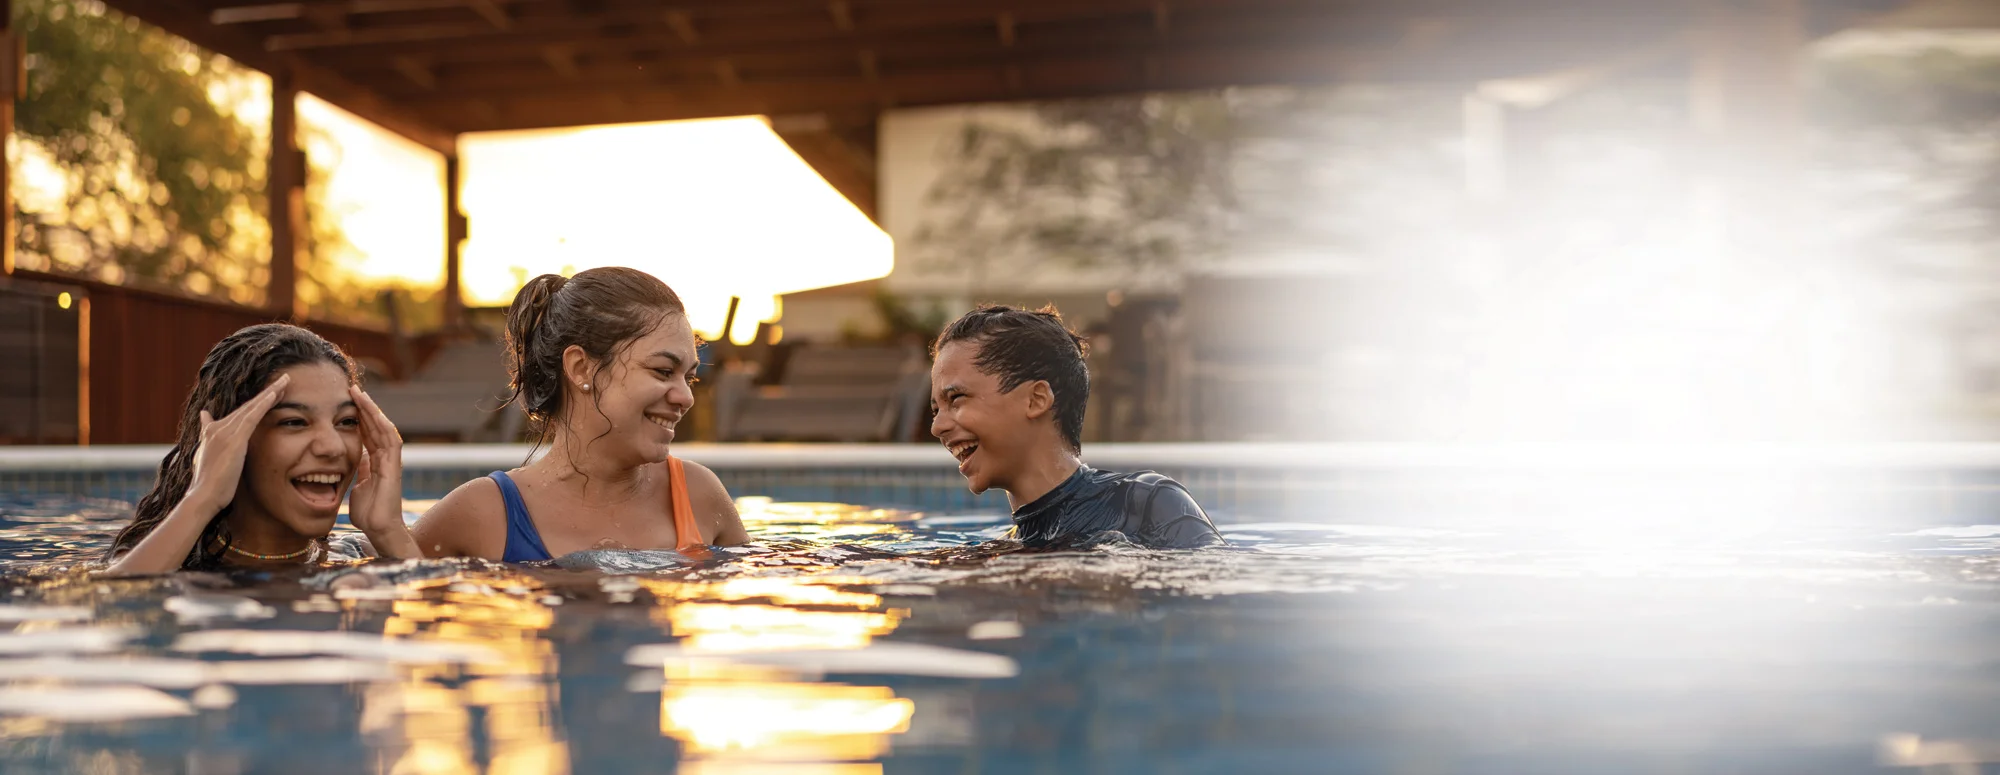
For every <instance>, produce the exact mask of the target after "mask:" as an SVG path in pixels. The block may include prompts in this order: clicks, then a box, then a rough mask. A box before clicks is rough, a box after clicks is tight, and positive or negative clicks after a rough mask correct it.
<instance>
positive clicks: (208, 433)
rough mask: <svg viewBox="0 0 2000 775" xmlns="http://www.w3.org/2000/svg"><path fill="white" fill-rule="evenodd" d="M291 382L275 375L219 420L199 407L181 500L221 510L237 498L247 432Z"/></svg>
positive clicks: (281, 375)
mask: <svg viewBox="0 0 2000 775" xmlns="http://www.w3.org/2000/svg"><path fill="white" fill-rule="evenodd" d="M290 384H292V375H290V374H280V375H278V378H277V379H274V380H271V384H270V385H269V386H268V387H265V388H264V392H261V393H258V394H257V397H255V398H252V399H250V400H249V401H245V402H243V405H242V406H239V407H236V411H233V412H230V413H229V414H228V416H226V417H223V418H222V419H220V420H218V419H215V418H214V417H212V416H210V415H209V413H208V410H206V409H204V410H202V412H201V441H200V443H198V444H197V445H196V446H195V451H194V480H193V481H192V482H191V483H189V485H188V492H187V496H186V497H185V499H184V500H190V501H193V502H195V503H196V504H198V505H200V506H202V507H205V508H212V509H213V510H214V511H221V510H222V508H223V507H224V506H228V505H229V502H230V501H233V500H235V499H236V486H237V483H238V482H240V481H241V480H242V479H243V457H244V455H245V453H247V452H248V451H249V450H250V436H251V435H252V434H253V433H255V432H256V430H257V423H259V422H262V421H263V420H264V415H265V414H268V413H269V412H270V411H271V407H272V406H274V405H276V404H277V403H278V399H280V398H283V397H284V395H285V387H286V386H288V385H290Z"/></svg>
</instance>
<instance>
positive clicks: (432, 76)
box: [389, 57, 438, 91]
mask: <svg viewBox="0 0 2000 775" xmlns="http://www.w3.org/2000/svg"><path fill="white" fill-rule="evenodd" d="M389 65H390V66H391V67H394V68H396V72H398V73H402V74H403V77H404V78H408V79H410V83H413V84H416V85H417V88H419V89H423V90H424V91H437V86H438V84H437V74H436V73H433V72H431V68H430V67H429V66H428V65H425V64H424V63H423V62H422V61H420V60H418V59H417V58H416V57H390V58H389Z"/></svg>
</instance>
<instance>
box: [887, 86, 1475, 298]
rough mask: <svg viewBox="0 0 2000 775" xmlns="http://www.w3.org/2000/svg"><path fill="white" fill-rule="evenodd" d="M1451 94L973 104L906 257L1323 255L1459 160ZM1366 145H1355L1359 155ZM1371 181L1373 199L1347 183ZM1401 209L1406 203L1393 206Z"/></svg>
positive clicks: (1014, 259)
mask: <svg viewBox="0 0 2000 775" xmlns="http://www.w3.org/2000/svg"><path fill="white" fill-rule="evenodd" d="M1456 96H1457V95H1456V94H1455V93H1447V92H1438V91H1437V90H1430V91H1413V90H1402V91H1396V92H1391V91H1383V90H1373V91H1371V90H1365V89H1332V88H1256V89H1224V90H1216V91H1199V92H1171V93H1155V94H1147V95H1138V96H1129V97H1106V98H1098V99H1088V100H1076V101H1066V102H1048V103H1038V104H1035V105H1032V106H1029V107H1025V108H994V109H982V110H977V111H975V112H973V113H971V117H970V118H969V119H968V120H967V121H966V122H965V123H964V124H963V125H961V126H960V127H958V128H957V131H956V132H955V134H953V135H952V136H951V137H949V138H948V139H947V141H946V142H945V143H943V145H942V147H941V148H940V149H939V156H940V157H941V158H940V160H939V166H940V171H939V173H938V176H937V178H936V179H935V180H934V181H933V183H932V184H931V186H930V188H929V189H928V190H927V191H926V195H925V206H926V212H925V214H924V218H923V224H922V226H920V227H919V228H918V229H917V230H916V233H915V240H914V241H915V243H916V244H915V247H916V248H917V250H916V251H913V253H914V255H913V256H912V258H913V259H915V263H917V264H919V265H920V266H923V267H926V268H931V267H935V268H940V269H941V268H947V267H967V266H969V267H970V269H971V277H970V285H971V286H972V288H974V289H980V288H983V287H984V285H985V282H986V277H987V272H988V268H987V267H988V265H990V264H993V263H995V262H999V261H1004V262H1007V264H1008V267H1009V269H1008V271H1010V272H1015V271H1024V270H1025V269H1026V268H1027V266H1028V265H1030V264H1032V263H1034V262H1038V261H1050V262H1053V263H1055V264H1057V265H1062V266H1070V267H1082V268H1110V269H1122V270H1126V271H1127V272H1130V273H1144V272H1149V271H1156V270H1168V271H1172V270H1177V269H1183V268H1187V267H1190V266H1195V265H1200V264H1203V263H1207V262H1211V261H1214V260H1217V259H1220V258H1223V257H1224V256H1225V255H1229V254H1258V255H1272V254H1276V253H1286V252H1295V253H1308V254H1315V255H1321V256H1325V255H1327V254H1329V253H1330V252H1331V251H1332V250H1334V249H1336V248H1338V247H1344V246H1353V245H1355V244H1356V240H1357V239H1358V238H1359V237H1358V235H1359V234H1361V233H1362V232H1365V231H1367V230H1368V228H1367V227H1369V226H1370V225H1377V226H1379V223H1374V222H1372V221H1371V219H1379V218H1381V217H1382V216H1383V212H1382V211H1383V210H1385V209H1389V208H1384V207H1382V206H1379V205H1373V204H1368V202H1370V201H1374V202H1380V201H1383V200H1387V199H1396V200H1398V201H1401V200H1402V199H1403V198H1406V197H1404V194H1405V193H1406V192H1401V191H1390V190H1388V189H1393V188H1395V187H1396V186H1397V185H1398V183H1397V182H1396V181H1399V180H1407V179H1410V178H1412V177H1413V176H1414V177H1421V178H1422V181H1421V183H1419V184H1418V185H1435V184H1436V181H1437V179H1439V178H1440V176H1441V175H1442V176H1444V177H1447V178H1448V177H1449V176H1450V175H1451V174H1452V171H1453V170H1455V169H1456V168H1455V167H1454V166H1453V165H1452V164H1451V160H1450V158H1449V154H1447V153H1441V152H1440V150H1439V148H1440V145H1439V141H1441V140H1442V141H1448V140H1451V139H1453V138H1455V137H1456V135H1457V132H1458V127H1457V124H1456V121H1457V117H1458V113H1457V102H1456ZM1357 149H1362V150H1357ZM1363 189H1367V190H1369V191H1371V192H1373V196H1372V199H1371V196H1370V195H1368V194H1360V193H1358V192H1360V191H1362V190H1363ZM1404 209H1405V210H1407V209H1408V208H1404Z"/></svg>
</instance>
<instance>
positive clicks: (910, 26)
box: [266, 0, 1290, 58]
mask: <svg viewBox="0 0 2000 775" xmlns="http://www.w3.org/2000/svg"><path fill="white" fill-rule="evenodd" d="M461 2H462V0H461ZM1181 4H1182V5H1197V4H1198V5H1200V6H1204V7H1210V8H1214V9H1217V10H1221V11H1226V12H1234V11H1236V10H1239V9H1240V10H1248V11H1250V12H1251V13H1261V12H1266V11H1269V10H1271V9H1278V10H1283V9H1286V8H1289V7H1290V6H1288V5H1287V4H1286V0H1235V2H1229V1H1228V0H1181ZM1151 7H1152V5H1151V2H1150V0H1144V1H1141V0H1104V1H1103V2H1102V3H1101V4H1100V3H1086V2H1078V1H1077V0H1013V1H1012V2H998V1H995V0H952V1H951V2H946V3H938V4H935V5H932V4H918V5H912V6H904V7H902V8H903V10H900V11H899V12H897V13H894V14H888V13H884V14H877V15H870V16H867V17H866V18H857V19H856V20H855V27H854V29H853V30H852V31H851V32H847V33H845V36H846V37H845V38H843V37H833V36H829V35H828V32H827V30H826V27H825V24H824V23H815V24H811V25H799V24H789V25H787V24H773V25H759V26H758V27H757V28H756V29H757V30H758V32H757V34H756V35H755V37H754V38H752V39H748V40H745V39H740V38H739V39H737V40H722V39H718V38H717V37H716V35H714V34H713V33H712V32H709V31H706V30H697V29H696V28H695V25H694V23H693V22H694V19H696V18H698V17H696V16H694V15H692V14H689V13H688V12H685V11H680V10H669V11H666V12H664V13H662V12H658V11H644V12H634V11H632V10H631V9H629V8H621V9H618V10H613V11H606V12H604V13H599V14H589V15H577V16H566V17H562V18H537V19H536V20H535V21H534V23H533V24H529V23H528V21H527V20H526V19H522V20H520V21H519V23H517V24H515V29H513V30H510V31H501V30H496V29H494V28H493V27H492V26H491V25H488V24H448V23H436V22H432V23H425V24H414V25H407V26H383V27H370V28H368V29H366V30H356V31H353V32H350V33H339V34H330V33H313V32H303V33H280V34H276V35H272V36H270V37H269V38H268V43H267V46H266V47H267V48H268V49H270V50H272V51H303V50H308V49H331V48H350V47H360V46H396V45H410V46H416V45H421V46H422V47H423V48H424V52H423V53H426V54H439V55H449V54H451V53H453V52H481V51H486V50H490V49H492V48H494V47H511V46H522V47H528V48H530V49H532V48H533V47H535V46H539V45H545V44H550V43H572V44H578V45H591V46H598V45H609V46H617V47H621V48H626V49H630V48H634V47H645V46H658V45H661V44H679V45H683V46H689V47H694V46H701V47H714V48H717V49H722V50H717V51H710V52H705V53H709V54H712V55H728V56H734V52H733V51H732V50H730V49H735V48H744V47H751V48H761V49H764V50H773V51H784V50H788V49H791V48H795V47H797V46H798V45H799V44H801V43H818V42H828V41H837V40H843V39H854V38H864V37H865V38H868V39H869V40H878V41H879V40H888V41H893V40H897V39H903V38H908V37H910V36H911V35H912V33H915V32H918V31H921V30H930V29H935V28H943V27H953V26H960V25H966V24H975V23H980V22H986V23H993V21H994V20H995V19H996V17H997V16H998V15H999V14H1002V13H1005V14H1007V15H1009V16H1010V17H1011V18H1012V19H1013V20H1014V24H1015V25H1017V26H1018V25H1019V24H1022V23H1029V22H1045V21H1071V20H1085V19H1096V18H1118V17H1133V16H1134V15H1135V14H1144V13H1146V12H1147V11H1148V9H1150V8H1151ZM675 14H679V15H680V16H681V17H685V18H686V19H687V20H688V23H686V24H677V23H676V22H675V21H674V19H675V18H677V17H676V16H675ZM1135 18H1136V17H1135ZM662 22H665V28H664V29H662V28H660V27H652V28H651V29H648V26H649V25H660V24H661V23H662ZM607 24H630V25H635V26H636V27H637V29H636V30H634V34H632V35H628V36H623V37H619V38H616V39H611V40H607V39H605V37H604V25H607ZM343 53H344V52H343ZM355 55H356V56H357V57H365V58H374V57H379V56H381V53H379V52H355Z"/></svg>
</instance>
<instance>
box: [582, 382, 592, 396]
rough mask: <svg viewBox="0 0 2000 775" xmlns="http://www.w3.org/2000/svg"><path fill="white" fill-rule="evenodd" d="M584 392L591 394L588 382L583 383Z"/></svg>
mask: <svg viewBox="0 0 2000 775" xmlns="http://www.w3.org/2000/svg"><path fill="white" fill-rule="evenodd" d="M583 392H585V393H588V392H590V383H588V382H585V383H583Z"/></svg>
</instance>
